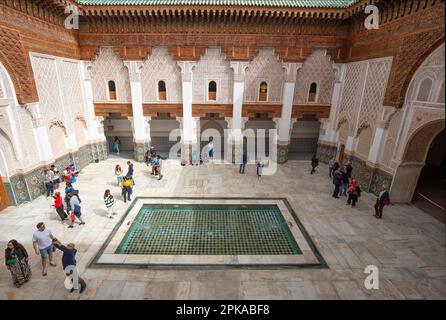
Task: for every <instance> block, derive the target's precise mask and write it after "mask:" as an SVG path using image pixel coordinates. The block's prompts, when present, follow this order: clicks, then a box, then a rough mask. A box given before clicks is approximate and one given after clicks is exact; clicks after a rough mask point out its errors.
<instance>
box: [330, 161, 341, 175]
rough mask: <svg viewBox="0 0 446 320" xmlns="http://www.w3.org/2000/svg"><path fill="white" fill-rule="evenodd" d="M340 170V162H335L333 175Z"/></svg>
mask: <svg viewBox="0 0 446 320" xmlns="http://www.w3.org/2000/svg"><path fill="white" fill-rule="evenodd" d="M339 168H340V166H339V162H337V161H335V162H334V164H333V171H332V174H333V172H335V171H337V170H338V169H339Z"/></svg>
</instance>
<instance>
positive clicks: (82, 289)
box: [79, 286, 87, 293]
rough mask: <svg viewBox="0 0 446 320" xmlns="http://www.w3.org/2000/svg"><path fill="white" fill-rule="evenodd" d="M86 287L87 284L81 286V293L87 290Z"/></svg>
mask: <svg viewBox="0 0 446 320" xmlns="http://www.w3.org/2000/svg"><path fill="white" fill-rule="evenodd" d="M85 289H87V286H85V287H81V289H80V290H79V293H82V292H84V291H85Z"/></svg>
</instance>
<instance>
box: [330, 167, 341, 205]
mask: <svg viewBox="0 0 446 320" xmlns="http://www.w3.org/2000/svg"><path fill="white" fill-rule="evenodd" d="M333 184H334V186H335V189H334V191H333V195H332V197H333V198H336V199H339V190H340V188H341V185H342V172H341V169H340V168H339V167H338V170H336V171H334V172H333Z"/></svg>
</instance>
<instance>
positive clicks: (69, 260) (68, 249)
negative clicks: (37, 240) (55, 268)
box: [53, 239, 87, 293]
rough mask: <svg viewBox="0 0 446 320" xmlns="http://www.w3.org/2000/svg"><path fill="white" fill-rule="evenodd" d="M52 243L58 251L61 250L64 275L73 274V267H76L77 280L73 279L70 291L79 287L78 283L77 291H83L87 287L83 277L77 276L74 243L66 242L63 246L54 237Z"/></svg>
mask: <svg viewBox="0 0 446 320" xmlns="http://www.w3.org/2000/svg"><path fill="white" fill-rule="evenodd" d="M53 245H54V246H55V247H56V248H57V249H59V250H60V251H62V252H63V255H62V267H63V269H64V271H65V275H66V276H67V277H68V276H71V275H73V273H74V271H73V269H76V271H77V281H74V279H73V288H72V289H71V292H73V291H74V290H78V289H79V287H78V285H79V284H80V286H81V287H80V290H79V293H82V292H84V290H85V289H86V288H87V284H86V283H85V281H84V279H82V278H81V277H79V274H78V273H79V271H78V270H77V267H76V253H77V250H76V249H75V245H74V243H68V244H67V245H66V246H64V245H63V244H62V243H60V241H59V240H57V239H54V240H53Z"/></svg>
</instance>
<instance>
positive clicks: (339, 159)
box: [338, 144, 345, 166]
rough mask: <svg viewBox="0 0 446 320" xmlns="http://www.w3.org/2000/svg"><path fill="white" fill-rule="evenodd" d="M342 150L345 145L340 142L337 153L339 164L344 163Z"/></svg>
mask: <svg viewBox="0 0 446 320" xmlns="http://www.w3.org/2000/svg"><path fill="white" fill-rule="evenodd" d="M344 151H345V145H344V144H341V146H340V147H339V155H338V163H339V165H340V166H342V164H343V163H344Z"/></svg>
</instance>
